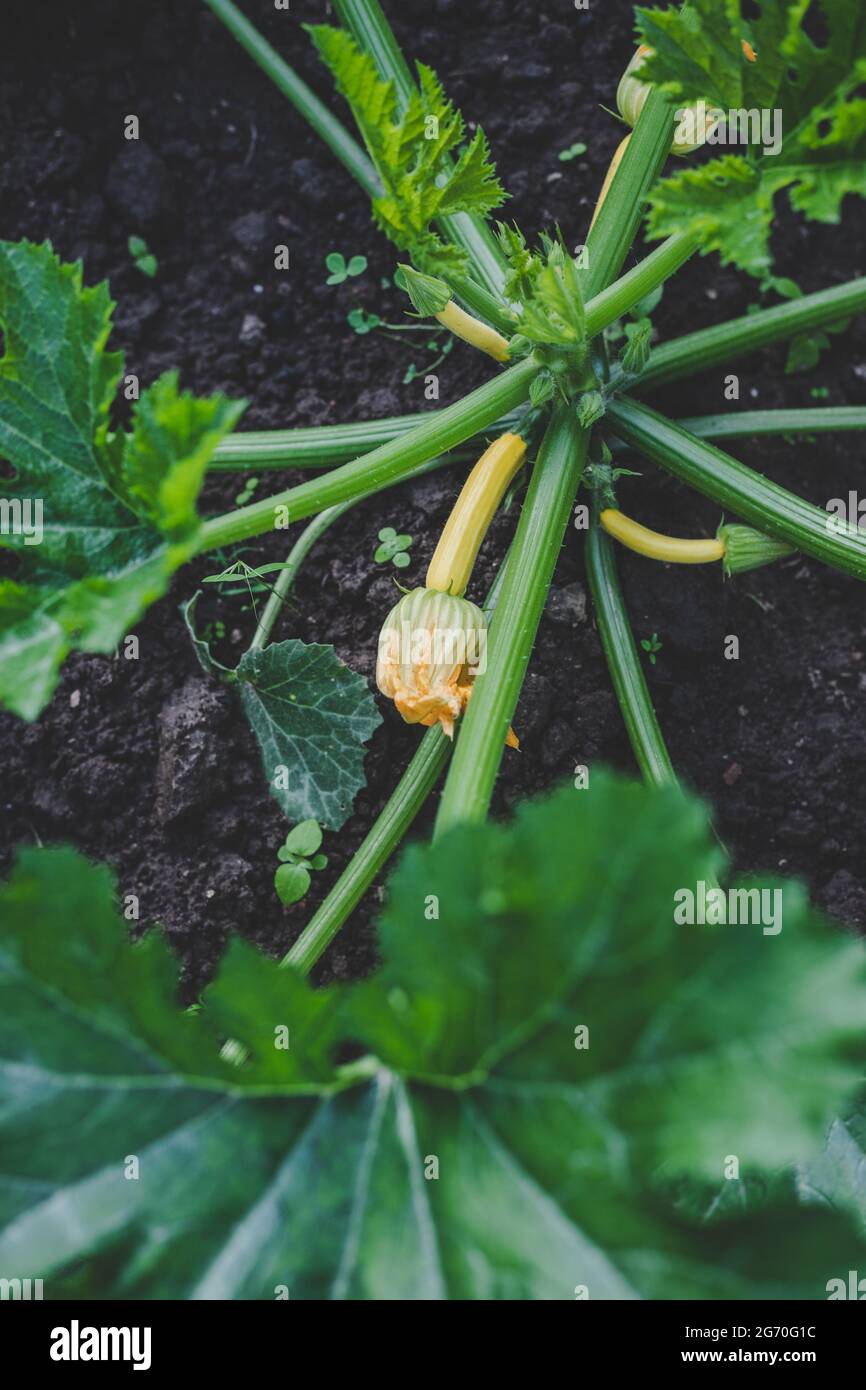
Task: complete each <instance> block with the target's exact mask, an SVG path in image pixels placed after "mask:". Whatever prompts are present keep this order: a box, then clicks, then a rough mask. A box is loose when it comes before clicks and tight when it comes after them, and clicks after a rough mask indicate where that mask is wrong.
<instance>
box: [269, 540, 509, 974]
mask: <svg viewBox="0 0 866 1390" xmlns="http://www.w3.org/2000/svg"><path fill="white" fill-rule="evenodd" d="M510 554H511V552H510V551H509V552H508V553H507V554H506V556H505V559H504V560H503V561H502V563H501V565H500V566H499V569H498V570H497V571H496V578H495V579H494V581H493V583H492V585H491V587H490V591H489V593H488V595H487V598H486V599H485V601H484V605H483V607H484V612H485V614H486V615H487V618H488V620H489V618H490V616H491V614H492V613H493V611H494V609H495V608H496V604H497V602H498V599H499V594H500V591H501V589H502V584H503V581H504V579H505V574H506V571H507V568H508V561H509V556H510ZM452 750H453V743H452V741H451V739H450V738H448V737H447V735H446V734H445V733H443V731H442V725H441V724H435V725H434V726H433V728H432V729H427V730H426V732H425V733H424V736H423V738H422V739H421V742H420V743H419V745H418V747H417V749H416V750H415V753H414V754H413V756H412V760H411V762H410V763H409V765H408V767H407V768H406V771H405V772H404V773H403V776H402V777H401V778H400V781H399V782H398V783H397V786H396V787H395V788H394V790H393V792H392V793H391V795H390V797H389V798H388V800H387V802H386V803H385V805H384V806H383V807H382V810H381V811H380V812H379V815H378V816H377V818H376V820H375V821H374V823H373V825H372V826H371V827H370V830H369V831H368V832H367V834H366V836H365V837H364V839H363V841H362V842H361V844H360V845H359V846H358V848H357V850H356V851H355V853H354V855H353V856H352V858H351V859H350V861H349V863H348V864H347V866H346V868H345V869H344V870H343V872H342V874H341V875H340V877H339V878H338V879H337V882H336V883H335V884H334V885H333V887H332V888H331V890H330V892H329V893H328V896H327V897H326V898H325V900H324V901H323V902H322V903H321V904H320V905H319V907H318V908H317V909H316V911H315V912H314V913H313V916H312V917H311V918H310V920H309V922H308V923H307V925H306V926H305V927H304V930H303V931H302V932H301V935H300V936H299V937H298V939H297V941H296V942H295V944H294V946H293V947H292V949H291V950H290V951H289V953H288V955H286V956H284V957H283V960H282V962H281V964H282V965H290V966H293V967H294V968H295V969H296V970H299V971H300V972H301V973H302V974H304V975H307V974H309V972H310V970H312V968H313V966H314V965H315V964H316V962H317V961H318V960H319V959H320V958H321V956H322V955H323V954H324V952H325V951H326V950H327V948H328V947H329V946H330V944H331V942H332V941H333V939H334V937H335V936H336V935H337V932H338V931H339V930H340V928H341V927H342V925H343V923H344V922H345V921H346V918H347V917H348V916H349V913H350V912H351V911H352V910H353V908H355V907H357V905H358V903H359V902H360V901H361V898H362V897H363V896H364V894H365V893H366V891H367V889H368V888H369V887H370V884H371V883H372V882H373V880H374V879H375V878H377V877H378V875H379V874H380V873H381V871H382V869H383V868H384V866H385V864H387V862H388V860H389V859H390V858H391V856H392V854H393V853H394V852H395V850H396V849H397V848H398V846H399V845H400V843H401V841H402V840H403V837H404V836H405V835H406V832H407V831H408V830H409V828H410V826H411V825H412V822H413V821H414V820H415V817H416V816H417V814H418V812H419V811H420V809H421V807H422V806H423V805H424V802H425V801H426V800H427V797H428V796H429V795H430V793H431V791H432V790H433V788H434V787H435V785H436V783H437V782H438V781H439V778H440V776H441V775H442V770H443V768H444V767H445V765H446V763H447V762H448V759H449V758H450V756H451V753H452Z"/></svg>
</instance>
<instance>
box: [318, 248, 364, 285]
mask: <svg viewBox="0 0 866 1390" xmlns="http://www.w3.org/2000/svg"><path fill="white" fill-rule="evenodd" d="M325 265H326V266H327V267H328V269H329V270H330V272H331V273H330V275H329V276H328V278H327V280H326V281H325V284H326V285H342V283H343V281H344V280H348V279H350V278H351V279H354V278H355V276H356V275H363V274H364V271H365V270H366V269H367V257H366V256H352V258H351V260H349V261H347V260H346V257H345V256H344V255H343V254H342V253H341V252H340V251H332V252H331V254H330V255H329V256H326V257H325Z"/></svg>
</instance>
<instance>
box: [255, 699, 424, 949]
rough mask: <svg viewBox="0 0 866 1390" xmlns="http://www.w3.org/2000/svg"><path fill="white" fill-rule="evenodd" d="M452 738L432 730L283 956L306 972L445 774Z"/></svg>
mask: <svg viewBox="0 0 866 1390" xmlns="http://www.w3.org/2000/svg"><path fill="white" fill-rule="evenodd" d="M450 753H451V740H450V739H449V738H448V737H447V735H446V734H444V733H443V732H442V725H441V724H437V725H435V727H434V728H432V729H428V730H427V731H426V733H425V734H424V737H423V738H422V739H421V742H420V743H419V745H418V748H417V749H416V751H415V754H414V755H413V757H412V761H411V762H410V763H409V765H408V767H407V768H406V771H405V772H404V773H403V776H402V777H401V778H400V781H399V782H398V783H397V786H396V787H395V788H394V791H393V792H392V793H391V795H390V797H389V798H388V800H387V802H386V803H385V805H384V807H383V808H382V811H381V812H380V814H379V816H378V817H377V818H376V820H375V821H374V822H373V825H372V827H371V829H370V830H369V831H368V833H367V835H366V836H365V837H364V839H363V840H362V842H361V844H360V845H359V846H358V848H357V850H356V851H355V853H354V855H353V856H352V858H351V859H350V861H349V863H348V865H347V866H346V868H345V869H344V870H343V873H342V874H341V875H340V877H339V878H338V879H337V882H336V883H335V884H334V886H333V888H332V889H331V890H330V892H329V893H328V896H327V897H326V898H325V900H324V902H323V903H322V904H321V905H320V906H319V907H318V908H317V909H316V911H315V912H314V913H313V916H312V917H311V918H310V920H309V922H308V923H307V925H306V926H305V928H304V930H303V931H302V932H301V935H300V936H299V937H298V939H297V941H296V942H295V944H294V946H293V947H292V949H291V950H290V951H289V953H288V955H286V956H285V957H284V959H283V961H282V964H283V965H286V966H292V967H294V969H295V970H298V971H300V972H301V974H302V975H308V974H309V972H310V971H311V970H312V968H313V966H314V965H315V964H316V962H317V960H319V958H320V957H321V956H322V955H323V954H324V952H325V951H326V950H327V948H328V947H329V946H330V944H331V942H332V941H333V939H334V937H335V936H336V935H337V932H338V931H339V930H340V928H341V927H342V925H343V923H344V922H345V921H346V918H347V917H348V916H349V913H350V912H351V911H352V910H353V908H355V907H356V906H357V905H358V903H359V902H360V901H361V898H362V897H363V896H364V894H365V893H366V891H367V889H368V888H369V887H370V884H371V883H372V882H373V880H374V879H375V878H376V876H377V874H379V873H380V872H381V870H382V868H383V867H384V865H385V864H386V863H387V862H388V860H389V859H390V857H391V855H392V854H393V853H394V851H395V850H396V849H397V847H398V845H399V844H400V842H401V840H402V839H403V836H404V835H405V834H406V832H407V830H408V829H409V827H410V825H411V824H412V822H413V821H414V819H415V817H416V816H417V814H418V812H419V811H420V810H421V807H422V806H423V805H424V802H425V801H426V800H427V797H428V796H429V795H430V793H431V791H432V790H433V788H434V787H435V785H436V783H437V782H438V780H439V778H440V776H441V775H442V770H443V768H444V767H445V764H446V763H447V761H448V758H449V755H450Z"/></svg>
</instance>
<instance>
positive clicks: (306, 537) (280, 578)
mask: <svg viewBox="0 0 866 1390" xmlns="http://www.w3.org/2000/svg"><path fill="white" fill-rule="evenodd" d="M354 505H355V503H354V500H353V501H351V502H341V503H339V504H338V505H337V506H336V507H327V508H326V509H325V511H323V512H319V515H318V516H315V517H313V520H312V521H311V522H310V523H309V525H308V526H305V527H304V529H303V531H302V532H301V534H300V535H299V536H298V539H297V540H296V541H295V543H294V545H293V546H292V548H291V550H290V551H289V553H288V555H287V556H286V567H285V569H282V570H280V572H279V574H278V575H277V582H276V584H275V585H274V587H273V589H272V591H271V594H270V597H269V598H268V601H267V603H266V604H265V607H264V609H263V611H262V616H261V617H260V618H259V621H258V626H257V627H256V630H255V633H254V634H253V640H252V641H251V642H250V647H249V649H250V651H251V652H252V651H255V650H256V649H257V648H259V647H266V646H267V644H268V642H269V641H270V640H271V632H272V631H273V627H274V623H275V622H276V621H277V618H278V617H279V615H280V610H281V609H282V607H283V604H284V603H285V601H286V598H287V596H288V593H289V590H290V589H291V587H292V585H293V584H294V582H295V580H296V578H297V576H298V570H299V569H300V568H301V565H302V564H303V563H304V561H305V560H306V558H307V556H308V555H309V553H310V551H311V550H312V548H313V546H314V545H315V544H316V542H317V541H318V540H319V539H320V537H321V536H323V535H324V534H325V532H326V531H327V530H328V527H329V526H333V524H334V522H335V521H339V520H340V517H341V516H343V515H344V513H345V512H347V511H348V510H349V508H350V507H353V506H354Z"/></svg>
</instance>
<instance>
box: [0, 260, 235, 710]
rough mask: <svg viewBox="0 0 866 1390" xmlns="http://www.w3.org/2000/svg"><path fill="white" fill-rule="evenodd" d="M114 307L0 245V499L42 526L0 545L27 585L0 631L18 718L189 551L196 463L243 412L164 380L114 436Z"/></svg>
mask: <svg viewBox="0 0 866 1390" xmlns="http://www.w3.org/2000/svg"><path fill="white" fill-rule="evenodd" d="M112 309H113V305H112V302H111V299H110V298H109V295H108V287H107V285H106V284H104V283H103V284H100V285H97V286H94V287H93V288H85V287H84V286H83V284H82V273H81V266H80V264H76V265H65V264H63V263H62V262H61V261H60V260H59V259H58V257H57V256H55V255H54V253H53V251H52V250H51V247H50V246H49V245H48V244H47V243H46V244H45V245H42V246H35V245H33V244H31V243H29V242H21V243H11V242H0V326H2V328H3V333H4V342H5V354H4V356H3V358H2V360H0V455H2V457H4V458H5V459H7V460H8V461H9V463H11V464H12V466H13V468H14V470H15V473H14V476H13V477H12V478H10V479H5V480H4V482H3V488H4V492H5V494H6V496H7V498H8V499H9V502H10V505H12V504H14V505H17V506H19V507H21V508H22V509H23V507H24V506H25V504H26V505H27V506H31V505H32V507H34V508H35V507H36V506H37V505H38V507H39V508H40V510H41V515H42V528H41V529H42V535H41V536H40V537H39V538H38V540H37V543H35V544H34V543H33V540H34V535H33V534H31V535H29V536H28V535H27V534H25V533H24V531H23V529H22V528H18V530H17V532H16V529H15V528H14V527H13V528H11V530H10V532H9V533H8V534H6V533H5V528H4V534H3V535H2V536H0V544H3V545H6V546H8V547H10V548H12V549H14V550H15V552H16V555H17V557H18V560H19V563H20V566H21V571H22V576H21V577H22V580H23V581H25V582H24V583H23V584H22V585H20V586H18V589H17V599H16V601H17V602H18V603H19V608H20V612H19V616H18V620H17V621H13V620H12V614H11V612H10V609H9V606H8V604H7V605H6V606H5V608H4V611H3V613H2V618H0V666H2V667H3V668H4V671H3V676H2V678H0V696H2V698H3V699H4V700H5V701H6V703H7V704H8V706H9V708H11V709H12V710H13V711H14V712H15V713H17V714H19V715H21V716H22V717H23V718H28V719H32V718H35V717H36V715H37V714H38V713H39V711H40V709H41V708H42V707H43V705H44V704H45V702H46V700H47V699H48V698H49V697H50V694H51V691H52V690H53V689H54V686H55V684H56V680H57V672H58V670H59V666H60V664H61V663H62V661H63V660H64V659H65V657H66V655H67V654H68V652H70V651H72V650H75V649H78V650H83V651H102V652H105V651H111V650H112V649H113V648H114V647H115V645H116V644H117V642H118V641H119V640H120V638H121V637H122V636H123V635H124V633H125V632H126V631H128V629H129V625H130V624H131V623H133V622H134V621H135V620H136V619H137V618H138V617H139V616H140V614H141V613H142V612H143V611H144V609H145V608H146V607H147V605H148V604H149V603H152V602H153V601H154V600H155V599H156V598H158V597H160V596H161V595H162V594H163V593H164V592H165V590H166V588H167V587H168V583H169V581H170V579H171V575H172V574H173V572H174V570H175V569H177V567H178V565H180V564H182V563H184V561H185V560H186V559H187V558H188V557H189V555H190V553H191V552H192V549H193V540H194V535H195V531H196V529H197V526H198V519H197V516H196V513H195V497H196V495H197V492H198V489H199V487H200V484H201V480H202V477H203V474H204V470H205V467H206V466H207V462H208V459H209V457H210V455H211V454H212V452H213V449H214V448H215V446H216V444H217V442H218V440H219V439H220V438H221V437H222V436H223V435H224V434H226V433H227V432H228V431H229V430H230V429H232V428H233V426H234V424H235V423H236V421H237V419H238V418H239V416H240V413H241V411H242V409H243V404H242V403H239V402H229V401H227V400H225V399H224V398H223V397H220V396H216V397H213V398H211V399H208V400H197V399H196V398H195V397H193V396H191V395H189V394H188V393H182V392H179V391H178V389H177V378H176V376H175V375H174V374H169V375H167V376H165V377H161V378H160V379H159V381H158V382H156V383H155V384H154V385H153V386H151V387H150V388H148V390H146V391H145V392H143V393H142V396H141V398H140V400H139V401H138V403H137V405H136V408H135V410H134V414H133V430H132V433H131V434H129V435H126V434H124V433H123V432H120V433H116V434H114V435H112V434H111V433H110V419H109V408H110V405H111V403H112V400H113V398H114V395H115V392H116V390H117V387H118V385H119V382H120V378H121V375H122V372H123V358H122V355H121V354H120V353H110V352H108V351H107V350H106V343H107V340H108V336H109V333H110V330H111V314H112ZM34 534H35V533H34ZM9 592H11V591H9V590H7V593H9ZM25 595H26V597H25Z"/></svg>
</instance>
